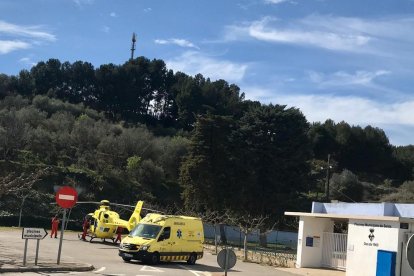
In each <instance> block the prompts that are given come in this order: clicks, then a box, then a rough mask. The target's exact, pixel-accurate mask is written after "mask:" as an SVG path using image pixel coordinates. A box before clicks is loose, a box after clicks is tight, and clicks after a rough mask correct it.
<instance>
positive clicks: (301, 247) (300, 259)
mask: <svg viewBox="0 0 414 276" xmlns="http://www.w3.org/2000/svg"><path fill="white" fill-rule="evenodd" d="M333 224H334V223H333V221H332V220H331V219H327V218H313V217H300V221H299V232H298V250H297V258H296V267H321V266H322V246H323V232H333ZM306 237H319V238H320V242H319V244H314V246H313V247H309V246H306ZM315 240H316V239H315Z"/></svg>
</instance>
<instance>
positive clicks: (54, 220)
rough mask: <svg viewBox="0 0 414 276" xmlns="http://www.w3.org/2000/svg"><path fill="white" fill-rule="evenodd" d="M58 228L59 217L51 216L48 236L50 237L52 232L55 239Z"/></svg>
mask: <svg viewBox="0 0 414 276" xmlns="http://www.w3.org/2000/svg"><path fill="white" fill-rule="evenodd" d="M58 228H59V218H58V217H57V215H56V216H54V217H53V218H52V232H50V237H51V238H52V236H53V234H55V239H57V231H58Z"/></svg>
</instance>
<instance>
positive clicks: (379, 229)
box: [346, 219, 412, 276]
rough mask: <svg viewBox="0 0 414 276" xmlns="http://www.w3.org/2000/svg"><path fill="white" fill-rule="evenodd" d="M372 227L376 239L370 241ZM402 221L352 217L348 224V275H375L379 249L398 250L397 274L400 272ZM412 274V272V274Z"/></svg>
mask: <svg viewBox="0 0 414 276" xmlns="http://www.w3.org/2000/svg"><path fill="white" fill-rule="evenodd" d="M370 229H374V232H373V235H374V239H373V240H372V241H370V239H369V235H370V233H371V232H370ZM399 247H401V245H400V223H399V222H387V221H368V220H355V219H350V220H349V225H348V250H347V261H346V267H347V269H346V275H347V276H360V275H364V276H375V275H376V267H377V251H378V250H379V249H381V250H387V251H394V252H397V257H396V268H397V269H396V274H395V275H398V276H399V275H400V274H399V260H400V257H401V255H400V253H398V252H399V251H400V250H399V249H400V248H399ZM410 275H412V274H410ZM407 276H408V275H407Z"/></svg>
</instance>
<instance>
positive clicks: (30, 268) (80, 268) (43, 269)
mask: <svg viewBox="0 0 414 276" xmlns="http://www.w3.org/2000/svg"><path fill="white" fill-rule="evenodd" d="M64 265H72V266H58V265H54V266H27V267H20V266H14V267H12V266H11V267H1V268H0V274H1V273H6V272H67V271H79V272H84V271H91V270H93V269H95V267H94V266H93V265H91V264H64Z"/></svg>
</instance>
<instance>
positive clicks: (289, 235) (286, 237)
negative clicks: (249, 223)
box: [203, 223, 298, 249]
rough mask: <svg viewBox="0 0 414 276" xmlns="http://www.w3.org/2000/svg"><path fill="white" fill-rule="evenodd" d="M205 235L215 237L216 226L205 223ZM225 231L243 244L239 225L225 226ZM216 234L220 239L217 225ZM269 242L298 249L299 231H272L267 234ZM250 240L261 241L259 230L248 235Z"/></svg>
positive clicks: (235, 241) (232, 238)
mask: <svg viewBox="0 0 414 276" xmlns="http://www.w3.org/2000/svg"><path fill="white" fill-rule="evenodd" d="M203 226H204V237H205V238H208V239H214V226H213V225H211V224H208V223H204V224H203ZM224 229H225V232H226V237H227V240H228V241H230V242H232V243H234V244H241V245H242V244H243V239H244V234H243V233H241V232H240V229H239V228H238V227H233V226H225V228H224ZM216 234H217V236H218V239H220V229H219V226H218V225H217V230H216ZM266 238H267V242H268V243H277V244H283V245H286V246H287V247H290V248H294V249H296V244H297V241H298V233H297V232H288V231H271V232H270V233H268V234H267V235H266ZM247 241H248V242H255V243H258V242H259V232H258V231H255V232H254V233H251V234H249V235H247Z"/></svg>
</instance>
